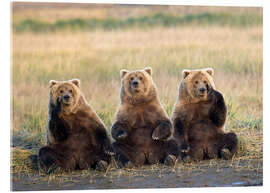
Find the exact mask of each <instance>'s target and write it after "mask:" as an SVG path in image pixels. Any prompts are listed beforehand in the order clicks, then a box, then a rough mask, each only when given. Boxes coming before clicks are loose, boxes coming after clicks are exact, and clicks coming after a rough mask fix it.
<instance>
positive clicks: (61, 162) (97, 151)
mask: <svg viewBox="0 0 270 193" xmlns="http://www.w3.org/2000/svg"><path fill="white" fill-rule="evenodd" d="M79 87H80V81H79V80H78V79H73V80H69V81H55V80H51V81H50V101H49V123H48V129H47V143H48V144H47V146H45V147H42V148H41V149H40V150H39V165H40V169H41V170H43V171H44V172H49V171H53V169H55V168H57V167H60V168H63V169H65V170H73V169H86V168H88V167H92V168H97V169H99V170H105V169H106V168H107V166H108V164H109V162H110V159H111V155H112V154H113V149H112V146H111V141H110V139H109V137H108V135H107V133H106V128H105V126H104V124H103V123H102V121H101V120H100V119H99V117H98V116H97V114H96V113H95V112H94V111H93V110H92V108H91V107H90V105H89V104H88V103H87V101H86V99H85V98H84V96H83V94H82V92H81V90H80V88H79Z"/></svg>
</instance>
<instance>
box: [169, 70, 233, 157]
mask: <svg viewBox="0 0 270 193" xmlns="http://www.w3.org/2000/svg"><path fill="white" fill-rule="evenodd" d="M213 75H214V70H213V69H212V68H205V69H200V70H183V72H182V77H183V79H182V81H181V83H180V86H179V93H178V99H177V102H176V104H175V107H174V111H173V116H172V121H173V126H174V137H175V138H176V139H177V142H178V145H179V150H180V154H181V158H182V159H183V160H185V158H191V159H192V160H202V159H211V158H215V157H218V158H224V159H230V158H232V156H233V155H234V154H235V153H236V151H237V146H238V139H237V136H236V134H235V133H225V131H224V125H225V120H226V113H227V108H226V104H225V102H224V98H223V96H222V94H221V93H220V92H218V91H217V90H215V84H214V81H213Z"/></svg>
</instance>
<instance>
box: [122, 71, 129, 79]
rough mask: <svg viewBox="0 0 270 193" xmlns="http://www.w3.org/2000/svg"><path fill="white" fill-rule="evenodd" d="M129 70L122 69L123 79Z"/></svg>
mask: <svg viewBox="0 0 270 193" xmlns="http://www.w3.org/2000/svg"><path fill="white" fill-rule="evenodd" d="M128 72H129V71H128V70H125V69H123V70H120V78H121V79H122V78H124V76H125V75H126V74H127V73H128Z"/></svg>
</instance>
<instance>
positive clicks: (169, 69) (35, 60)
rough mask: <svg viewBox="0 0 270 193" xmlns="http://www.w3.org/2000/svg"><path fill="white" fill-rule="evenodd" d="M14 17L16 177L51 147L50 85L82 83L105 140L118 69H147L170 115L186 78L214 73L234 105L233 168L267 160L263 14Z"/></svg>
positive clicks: (157, 10) (142, 9)
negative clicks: (201, 71)
mask: <svg viewBox="0 0 270 193" xmlns="http://www.w3.org/2000/svg"><path fill="white" fill-rule="evenodd" d="M13 5H14V4H13ZM115 9H117V10H119V11H118V12H117V11H114V10H115ZM12 17H13V18H12V19H13V20H12V21H13V22H12V30H13V33H12V67H11V68H12V102H13V106H12V128H11V130H12V135H13V137H12V141H13V148H12V151H13V152H14V154H13V160H12V164H11V165H12V169H13V170H12V171H13V172H14V173H16V172H25V171H29V168H31V167H30V166H28V165H25V160H26V157H28V155H31V154H33V153H36V151H37V149H38V148H39V147H40V146H42V145H43V144H45V143H46V137H45V133H46V126H47V111H48V101H49V88H48V82H49V80H51V79H55V80H66V79H72V78H79V79H80V80H81V85H82V91H83V93H84V94H85V96H86V99H87V100H88V101H89V103H90V105H91V106H92V107H93V109H95V110H96V112H97V113H98V114H99V116H100V117H101V119H102V120H103V121H104V123H105V124H106V126H107V128H108V132H109V128H110V127H111V124H112V122H113V119H114V113H115V111H116V110H117V107H118V105H119V102H120V101H119V99H120V97H119V89H120V75H119V71H120V69H122V68H126V69H130V70H132V69H141V68H144V67H146V66H151V67H152V68H153V79H154V81H155V83H156V84H157V87H158V92H159V97H160V100H161V102H162V104H163V105H164V107H165V109H166V111H167V112H168V114H169V116H171V114H172V108H173V105H174V103H175V101H176V97H177V92H178V91H177V89H178V85H179V82H180V80H181V71H182V70H183V69H186V68H187V69H195V68H203V67H212V68H214V70H215V75H214V79H215V83H216V86H217V89H218V90H220V91H222V93H223V94H224V97H225V100H226V103H227V106H228V116H227V123H226V129H227V131H234V132H236V133H237V135H238V136H239V138H240V148H239V153H238V155H237V156H236V157H235V158H234V159H235V160H241V159H262V156H263V150H262V146H263V145H262V144H263V124H262V122H263V108H262V107H263V99H262V93H263V85H262V84H263V79H262V72H263V57H262V52H263V42H262V39H263V35H262V34H263V30H262V9H260V8H230V7H227V8H225V7H216V8H215V7H190V6H189V7H183V6H175V7H173V6H164V7H163V6H156V7H154V6H116V7H115V6H112V5H108V6H105V5H102V6H97V5H96V6H86V7H81V6H74V5H73V6H69V7H61V6H59V7H58V6H56V7H55V6H54V8H52V7H51V6H50V4H49V5H48V6H47V7H46V8H44V7H43V6H38V5H35V6H34V5H29V6H26V8H25V9H21V7H20V4H15V5H14V9H13V13H12Z"/></svg>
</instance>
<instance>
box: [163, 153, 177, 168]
mask: <svg viewBox="0 0 270 193" xmlns="http://www.w3.org/2000/svg"><path fill="white" fill-rule="evenodd" d="M176 161H177V159H176V157H175V156H174V155H168V156H167V157H166V158H165V160H164V164H165V165H167V166H174V165H175V163H176Z"/></svg>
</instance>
